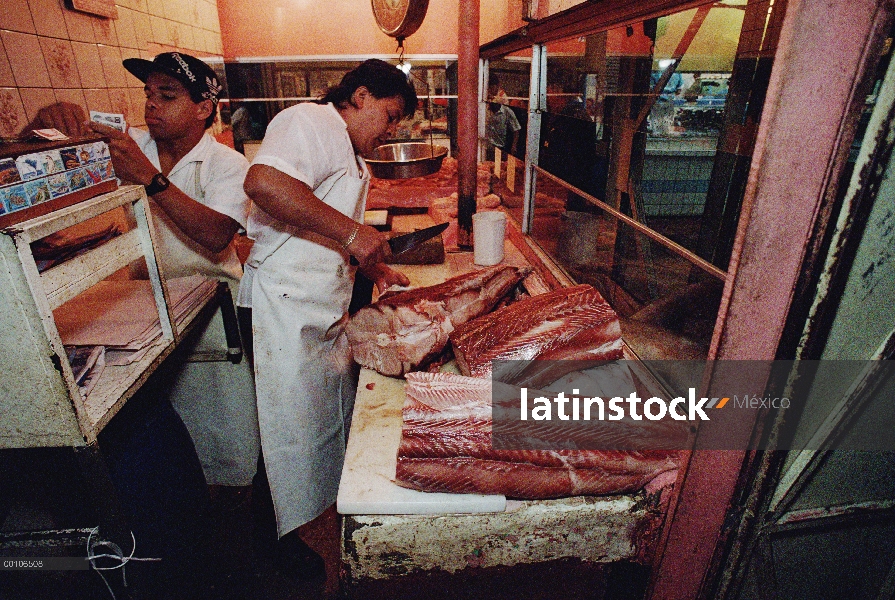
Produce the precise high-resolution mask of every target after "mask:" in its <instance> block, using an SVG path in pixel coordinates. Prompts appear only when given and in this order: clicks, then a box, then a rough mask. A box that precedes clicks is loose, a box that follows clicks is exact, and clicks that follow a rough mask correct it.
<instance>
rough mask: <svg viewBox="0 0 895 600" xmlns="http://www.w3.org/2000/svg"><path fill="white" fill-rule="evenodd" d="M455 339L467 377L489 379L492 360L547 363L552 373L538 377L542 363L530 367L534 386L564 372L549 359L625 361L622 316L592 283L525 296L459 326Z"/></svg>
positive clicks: (546, 382) (541, 384)
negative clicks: (620, 318) (558, 369)
mask: <svg viewBox="0 0 895 600" xmlns="http://www.w3.org/2000/svg"><path fill="white" fill-rule="evenodd" d="M450 340H451V344H452V346H453V349H454V356H455V357H456V359H457V367H458V368H459V369H460V372H461V373H462V374H464V375H470V376H473V377H487V376H488V375H490V374H491V361H492V360H514V361H537V362H539V363H542V364H543V365H544V367H545V368H548V369H549V370H550V371H551V372H550V373H547V372H545V373H536V374H535V372H536V371H537V369H538V368H539V365H537V364H532V365H530V368H529V369H528V371H529V372H528V375H529V378H528V379H527V380H525V383H526V384H528V385H531V386H534V387H543V386H544V385H546V384H548V383H550V382H551V381H553V380H555V379H557V378H558V377H560V376H561V375H563V374H564V373H563V372H561V371H556V369H557V368H562V365H556V364H552V365H548V363H546V362H543V361H561V360H562V361H566V360H592V361H602V360H618V359H621V358H623V355H622V336H621V326H620V324H619V320H618V315H616V314H615V311H614V310H612V307H611V306H609V303H607V302H606V301H605V300H604V299H603V297H602V296H601V295H600V293H599V292H598V291H597V290H596V289H594V288H593V287H592V286H589V285H576V286H573V287H568V288H561V289H558V290H553V291H551V292H547V293H545V294H539V295H537V296H531V297H528V298H524V299H522V300H519V301H518V302H514V303H512V304H510V305H508V306H505V307H503V308H501V309H499V310H496V311H494V312H493V313H490V314H487V315H483V316H481V317H478V318H476V319H473V320H470V321H468V322H466V323H465V324H463V325H458V326H457V327H455V328H454V330H453V331H452V332H451V334H450ZM551 375H552V379H550V376H551ZM502 378H503V377H502ZM504 380H505V379H504ZM514 381H515V382H516V383H521V382H522V380H520V379H518V378H517V379H515V380H514Z"/></svg>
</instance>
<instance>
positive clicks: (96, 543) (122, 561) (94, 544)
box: [87, 527, 162, 600]
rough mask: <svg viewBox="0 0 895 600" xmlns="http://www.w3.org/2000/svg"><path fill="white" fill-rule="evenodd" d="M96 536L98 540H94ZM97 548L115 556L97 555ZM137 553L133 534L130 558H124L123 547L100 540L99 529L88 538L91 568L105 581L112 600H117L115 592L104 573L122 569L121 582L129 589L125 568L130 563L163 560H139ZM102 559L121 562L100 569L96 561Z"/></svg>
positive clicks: (91, 532)
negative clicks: (106, 550)
mask: <svg viewBox="0 0 895 600" xmlns="http://www.w3.org/2000/svg"><path fill="white" fill-rule="evenodd" d="M94 536H96V539H94ZM95 548H108V549H109V550H111V551H112V552H114V554H95V553H94V549H95ZM136 551H137V539H136V538H135V537H134V533H133V532H131V553H130V555H128V556H124V552H122V551H121V547H120V546H119V545H118V544H116V543H114V542H110V541H108V540H103V539H100V538H99V527H94V528H93V529H92V530H91V531H90V535H88V536H87V560H88V561H90V568H92V569H93V570H94V571H96V573H97V574H98V575H99V576H100V578H101V579H102V580H103V583H104V584H106V589H107V590H109V595H110V596H112V600H116V598H115V592H114V591H112V586H111V585H109V582H108V580H107V579H106V576H105V575H103V571H114V570H116V569H121V582H122V583H123V584H124V587H127V577H126V575H125V571H124V566H125V565H126V564H127V563H129V562H130V561H132V560H133V561H143V562H158V561H161V560H162V559H160V558H137V557H135V556H134V553H135V552H136ZM100 558H110V559H113V560H117V561H119V564H117V565H114V566H111V567H100V566H97V564H96V561H97V559H100Z"/></svg>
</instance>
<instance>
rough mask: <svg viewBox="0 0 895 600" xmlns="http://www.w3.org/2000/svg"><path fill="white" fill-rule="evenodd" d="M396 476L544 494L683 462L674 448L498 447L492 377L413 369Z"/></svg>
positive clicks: (410, 481)
mask: <svg viewBox="0 0 895 600" xmlns="http://www.w3.org/2000/svg"><path fill="white" fill-rule="evenodd" d="M406 378H407V384H406V385H405V395H406V400H405V403H404V407H403V425H402V432H401V443H400V445H399V447H398V460H397V468H396V472H395V480H396V482H397V483H398V485H401V486H403V487H407V488H411V489H416V490H422V491H426V492H450V493H478V494H504V495H506V496H508V497H511V498H521V499H543V498H558V497H563V496H576V495H605V494H619V493H628V492H633V491H636V490H639V489H641V488H642V487H643V486H644V485H645V484H647V483H648V482H649V481H651V480H652V479H653V478H654V477H656V476H658V475H660V474H662V473H664V472H666V471H670V470H673V469H675V468H677V466H678V456H679V455H678V453H677V452H674V451H661V450H657V451H644V452H633V451H616V450H607V451H603V450H498V449H494V448H493V447H492V440H491V425H492V420H491V410H492V399H491V382H490V380H488V379H481V378H472V377H465V376H462V375H453V374H450V373H421V372H418V373H408V374H407V376H406Z"/></svg>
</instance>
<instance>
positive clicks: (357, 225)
mask: <svg viewBox="0 0 895 600" xmlns="http://www.w3.org/2000/svg"><path fill="white" fill-rule="evenodd" d="M359 231H360V223H355V224H354V229H353V230H352V231H351V235H349V236H348V239H347V240H345V243H344V244H342V248H344V249H345V250H348V246H350V245H351V243H352V242H353V241H354V240H355V239H356V238H357V234H358V232H359Z"/></svg>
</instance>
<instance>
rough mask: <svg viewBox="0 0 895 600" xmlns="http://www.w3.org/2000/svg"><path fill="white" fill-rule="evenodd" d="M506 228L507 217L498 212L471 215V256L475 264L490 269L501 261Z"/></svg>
mask: <svg viewBox="0 0 895 600" xmlns="http://www.w3.org/2000/svg"><path fill="white" fill-rule="evenodd" d="M506 227H507V216H506V214H504V213H503V212H501V211H499V210H494V211H487V212H478V213H475V214H474V215H472V239H473V242H472V244H473V245H472V249H473V254H472V256H473V262H474V263H475V264H477V265H479V266H482V267H490V266H491V265H496V264H498V263H500V261H502V260H503V241H504V237H505V235H506Z"/></svg>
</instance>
